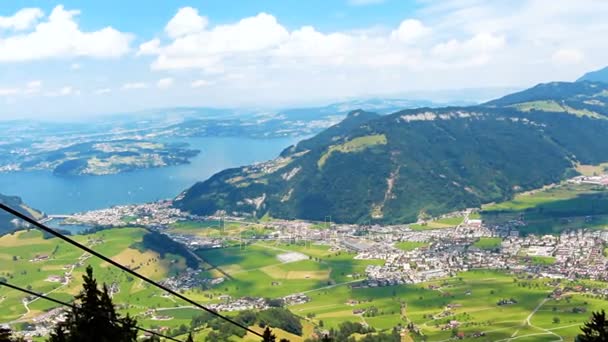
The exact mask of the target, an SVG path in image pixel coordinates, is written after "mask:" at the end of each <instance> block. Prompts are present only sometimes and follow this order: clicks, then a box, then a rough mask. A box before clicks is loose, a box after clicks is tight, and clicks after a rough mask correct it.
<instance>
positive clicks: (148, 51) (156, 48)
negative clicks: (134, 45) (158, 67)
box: [137, 39, 160, 56]
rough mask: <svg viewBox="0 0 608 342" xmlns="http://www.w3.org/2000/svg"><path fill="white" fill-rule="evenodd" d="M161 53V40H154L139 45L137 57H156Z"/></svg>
mask: <svg viewBox="0 0 608 342" xmlns="http://www.w3.org/2000/svg"><path fill="white" fill-rule="evenodd" d="M159 52H160V39H152V40H150V41H147V42H145V43H142V44H140V45H139V50H138V51H137V55H138V56H140V55H155V54H158V53H159Z"/></svg>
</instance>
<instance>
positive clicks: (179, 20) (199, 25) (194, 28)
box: [165, 7, 209, 38]
mask: <svg viewBox="0 0 608 342" xmlns="http://www.w3.org/2000/svg"><path fill="white" fill-rule="evenodd" d="M208 23H209V21H208V20H207V18H205V17H202V16H200V15H199V14H198V10H197V9H194V8H192V7H183V8H180V9H179V10H178V11H177V14H175V16H174V17H173V18H172V19H171V20H170V21H169V23H167V26H165V32H166V33H167V35H168V36H169V37H171V38H179V37H182V36H185V35H187V34H192V33H198V32H201V31H202V30H203V29H205V27H206V26H207V24H208Z"/></svg>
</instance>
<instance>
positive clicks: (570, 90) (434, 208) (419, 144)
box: [175, 82, 608, 223]
mask: <svg viewBox="0 0 608 342" xmlns="http://www.w3.org/2000/svg"><path fill="white" fill-rule="evenodd" d="M607 104H608V84H603V83H592V82H577V83H549V84H541V85H538V86H536V87H533V88H531V89H529V90H526V91H523V92H519V93H515V94H512V95H508V96H505V97H503V98H501V99H498V100H495V101H491V102H488V103H486V104H484V105H480V106H472V107H447V108H440V109H430V108H419V109H411V110H404V111H400V112H397V113H394V114H390V115H387V116H377V115H375V114H372V113H367V112H363V111H354V112H351V113H350V114H349V115H348V117H347V118H346V119H345V120H344V121H343V122H341V123H340V124H338V125H336V126H333V127H331V128H329V129H327V130H326V131H324V132H321V133H320V134H318V135H317V136H315V137H313V138H311V139H308V140H305V141H302V142H300V143H298V144H297V145H296V146H292V147H290V148H287V149H286V150H285V151H283V152H282V153H281V155H280V157H279V158H277V159H275V160H273V161H269V162H267V163H262V164H257V165H251V166H245V167H241V168H235V169H229V170H224V171H222V172H220V173H218V174H216V175H214V176H212V177H211V178H210V179H208V180H206V181H204V182H200V183H197V184H195V185H194V186H193V187H191V188H190V189H188V190H186V191H185V192H184V193H182V194H181V195H180V196H179V197H178V198H177V199H176V202H175V204H176V206H178V207H180V208H182V209H185V210H188V211H191V212H193V213H197V214H213V213H215V212H217V211H226V212H228V213H230V214H235V213H238V214H246V215H254V216H257V217H261V216H263V215H265V214H269V215H271V216H273V217H281V218H302V219H311V220H324V219H325V217H326V216H331V217H332V219H333V220H334V221H337V222H367V221H369V220H372V221H380V222H390V223H392V222H411V221H415V220H416V219H417V218H418V217H419V216H421V215H438V214H442V213H445V212H449V211H453V210H457V209H463V208H466V207H472V206H478V205H480V204H482V203H487V202H492V201H500V200H504V199H507V198H509V197H511V196H512V195H513V194H514V193H515V192H517V191H522V190H527V189H533V188H537V187H540V186H543V185H545V184H549V183H553V182H555V181H558V180H561V179H563V178H565V177H568V176H571V175H573V174H574V172H575V171H574V170H573V166H574V165H575V164H576V163H583V164H595V163H599V162H604V161H608V148H606V147H607V146H606V145H607V143H606V142H607V141H608V140H607V139H606V134H607V133H608V105H607Z"/></svg>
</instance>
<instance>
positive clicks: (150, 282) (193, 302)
mask: <svg viewBox="0 0 608 342" xmlns="http://www.w3.org/2000/svg"><path fill="white" fill-rule="evenodd" d="M0 209H2V210H4V211H6V212H8V213H10V214H12V215H14V216H16V217H18V218H20V219H22V220H24V221H25V222H27V223H29V224H32V225H34V226H36V227H37V228H39V229H41V230H43V231H45V232H47V233H49V234H51V235H53V236H55V237H57V238H59V239H61V240H63V241H65V242H67V243H69V244H71V245H74V246H76V247H78V248H80V249H82V250H83V251H85V252H87V253H89V254H91V255H94V256H96V257H98V258H100V259H101V260H103V261H105V262H107V263H109V264H111V265H114V266H115V267H118V268H120V269H121V270H123V271H125V272H127V273H129V274H131V275H132V276H134V277H137V278H139V279H141V280H143V281H145V282H146V283H148V284H150V285H152V286H155V287H157V288H159V289H161V290H163V291H165V292H168V293H170V294H172V295H174V296H175V297H177V298H179V299H181V300H183V301H185V302H187V303H189V304H192V305H194V306H196V307H197V308H199V309H202V310H205V311H207V312H208V313H210V314H212V315H215V316H217V317H219V318H221V319H223V320H225V321H226V322H229V323H231V324H233V325H236V326H237V327H239V328H241V329H244V330H246V331H248V332H250V333H252V334H254V335H256V336H259V337H261V338H264V336H263V335H262V334H260V333H258V332H257V331H255V330H253V329H250V328H249V327H246V326H244V325H242V324H240V323H238V322H236V321H234V320H232V319H230V318H228V317H226V316H224V315H222V314H220V313H218V312H216V311H214V310H211V309H209V308H207V307H205V306H203V305H201V304H199V303H197V302H195V301H193V300H192V299H190V298H188V297H186V296H184V295H182V294H180V293H178V292H176V291H173V290H171V289H169V288H168V287H166V286H163V285H161V284H158V283H157V282H155V281H154V280H151V279H150V278H147V277H145V276H143V275H141V274H139V273H137V272H135V271H133V270H131V269H129V268H128V267H125V266H123V265H121V264H119V263H117V262H116V261H114V260H112V259H110V258H108V257H106V256H104V255H102V254H100V253H98V252H95V251H94V250H92V249H90V248H89V247H87V246H85V245H83V244H81V243H79V242H76V241H74V240H72V239H70V238H69V237H67V236H65V235H63V234H61V233H59V232H57V231H55V230H53V229H51V228H49V227H47V226H45V225H43V224H42V223H39V222H38V221H36V220H34V219H32V218H30V217H28V216H26V215H24V214H22V213H20V212H18V211H16V210H14V209H12V208H11V207H9V206H7V205H5V204H3V203H0Z"/></svg>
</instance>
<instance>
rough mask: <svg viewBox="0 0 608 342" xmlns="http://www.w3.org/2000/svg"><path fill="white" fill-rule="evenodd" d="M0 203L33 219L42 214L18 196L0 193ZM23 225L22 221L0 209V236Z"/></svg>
mask: <svg viewBox="0 0 608 342" xmlns="http://www.w3.org/2000/svg"><path fill="white" fill-rule="evenodd" d="M0 203H2V204H4V205H6V206H8V207H10V208H13V209H15V210H17V211H19V212H21V213H22V214H25V215H27V216H29V217H32V218H35V219H39V218H41V217H43V216H44V214H42V213H41V212H39V211H37V210H35V209H32V208H30V207H29V206H27V205H26V204H25V203H23V200H21V198H20V197H18V196H6V195H3V194H0ZM23 227H24V222H22V221H21V220H19V219H18V218H16V217H15V216H13V215H11V214H9V213H7V212H5V211H4V210H0V236H2V235H4V234H6V233H11V232H13V231H16V230H19V229H20V228H23Z"/></svg>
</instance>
